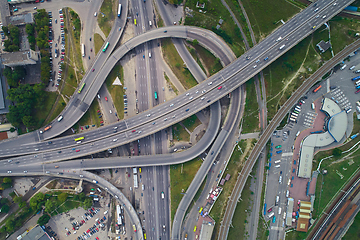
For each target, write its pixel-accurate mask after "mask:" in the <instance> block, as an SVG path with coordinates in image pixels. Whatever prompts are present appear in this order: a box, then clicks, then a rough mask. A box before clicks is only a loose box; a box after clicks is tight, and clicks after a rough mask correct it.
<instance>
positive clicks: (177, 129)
mask: <svg viewBox="0 0 360 240" xmlns="http://www.w3.org/2000/svg"><path fill="white" fill-rule="evenodd" d="M172 134H173V141H178V142H180V141H184V142H189V141H190V134H189V133H188V132H187V131H186V130H185V128H183V126H181V125H180V124H179V123H177V124H175V125H173V126H172Z"/></svg>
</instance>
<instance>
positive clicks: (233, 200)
mask: <svg viewBox="0 0 360 240" xmlns="http://www.w3.org/2000/svg"><path fill="white" fill-rule="evenodd" d="M359 47H360V40H357V41H356V42H354V43H352V44H351V45H349V46H347V47H346V48H345V49H343V50H342V51H341V52H339V53H338V54H337V55H335V56H334V57H333V58H332V59H330V60H329V61H328V62H326V63H325V64H324V65H323V66H322V67H321V68H319V69H318V70H317V71H316V72H315V73H314V74H313V75H312V76H311V77H310V78H308V79H307V80H305V81H304V82H303V84H302V85H301V86H300V87H299V88H298V90H297V91H296V92H295V93H293V95H292V96H291V97H290V98H289V99H288V100H287V101H286V103H285V104H284V105H283V106H282V107H281V109H280V110H279V111H278V112H277V113H276V115H275V116H274V118H273V119H272V120H271V121H270V123H269V125H268V126H267V128H266V129H265V131H264V133H263V134H262V135H261V137H260V139H259V141H258V142H257V143H256V145H255V147H254V149H253V150H252V152H251V154H250V156H249V158H248V160H247V164H246V165H245V167H244V168H243V169H242V171H241V173H240V174H239V177H238V179H237V181H236V184H235V187H234V190H233V192H232V194H231V197H230V199H229V201H228V207H227V209H226V212H225V215H224V218H223V221H222V223H221V227H220V233H219V236H218V239H219V240H220V239H226V238H227V234H228V230H229V226H230V224H231V220H232V217H233V215H234V212H235V208H236V205H237V200H238V199H239V198H240V197H241V192H242V189H243V188H244V185H245V183H246V179H247V178H248V176H249V174H250V172H251V170H252V168H253V166H254V164H255V162H256V160H257V159H258V157H259V155H260V152H261V150H262V149H263V148H264V147H265V145H266V143H267V141H268V140H269V139H270V136H271V134H272V133H273V132H274V130H275V129H276V127H277V126H278V125H279V124H280V122H281V120H282V119H283V118H284V117H285V115H286V114H287V113H288V112H289V111H290V109H291V108H292V107H293V106H294V105H295V103H296V102H297V101H298V100H299V99H300V98H301V97H302V95H304V94H305V93H306V92H307V91H309V89H310V88H311V87H312V86H313V85H314V84H315V83H316V82H317V81H318V80H319V79H320V78H321V77H322V76H323V75H324V74H325V73H327V72H328V71H329V70H330V69H331V68H333V67H334V66H335V65H336V64H337V63H339V62H341V61H342V60H343V59H344V58H345V57H346V56H348V55H349V54H350V53H352V52H354V51H355V50H356V49H358V48H359Z"/></svg>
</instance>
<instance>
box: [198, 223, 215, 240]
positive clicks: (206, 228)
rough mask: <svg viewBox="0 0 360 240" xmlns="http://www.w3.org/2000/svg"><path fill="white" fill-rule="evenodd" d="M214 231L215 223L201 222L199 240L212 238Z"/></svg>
mask: <svg viewBox="0 0 360 240" xmlns="http://www.w3.org/2000/svg"><path fill="white" fill-rule="evenodd" d="M213 231H214V224H213V223H211V222H209V221H203V223H202V224H201V230H200V237H199V240H209V239H211V236H212V233H213Z"/></svg>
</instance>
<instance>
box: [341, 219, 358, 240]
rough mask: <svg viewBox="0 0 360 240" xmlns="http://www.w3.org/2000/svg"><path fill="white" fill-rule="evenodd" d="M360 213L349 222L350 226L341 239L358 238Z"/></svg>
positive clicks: (350, 239)
mask: <svg viewBox="0 0 360 240" xmlns="http://www.w3.org/2000/svg"><path fill="white" fill-rule="evenodd" d="M359 224H360V213H358V214H356V216H355V218H354V222H353V223H352V224H351V226H350V228H349V229H348V230H347V232H346V234H345V236H343V237H342V239H343V240H352V239H358V238H359V236H360V228H359Z"/></svg>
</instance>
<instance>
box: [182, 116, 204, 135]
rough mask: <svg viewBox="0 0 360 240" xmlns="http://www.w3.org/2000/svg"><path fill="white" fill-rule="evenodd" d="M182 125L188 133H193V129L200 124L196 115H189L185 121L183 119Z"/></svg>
mask: <svg viewBox="0 0 360 240" xmlns="http://www.w3.org/2000/svg"><path fill="white" fill-rule="evenodd" d="M182 123H183V124H184V126H185V127H186V128H187V129H188V130H189V131H190V132H193V131H194V129H195V128H196V127H197V126H199V125H200V124H201V122H200V120H199V119H198V118H197V117H196V115H191V116H190V117H188V118H187V119H184V120H183V121H182Z"/></svg>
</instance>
